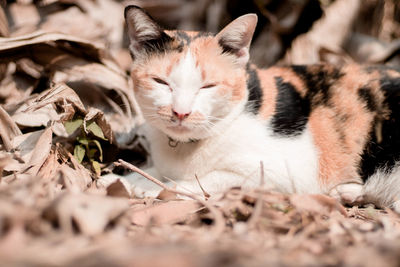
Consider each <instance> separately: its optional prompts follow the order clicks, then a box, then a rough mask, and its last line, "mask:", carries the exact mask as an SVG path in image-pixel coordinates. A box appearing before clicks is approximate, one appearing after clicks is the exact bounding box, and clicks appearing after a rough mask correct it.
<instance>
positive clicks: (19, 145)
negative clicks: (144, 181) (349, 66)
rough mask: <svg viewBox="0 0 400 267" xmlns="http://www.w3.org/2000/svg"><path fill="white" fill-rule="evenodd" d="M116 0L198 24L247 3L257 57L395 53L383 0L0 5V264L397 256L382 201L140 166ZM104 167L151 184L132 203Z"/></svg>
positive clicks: (372, 260)
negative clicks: (175, 182) (163, 176)
mask: <svg viewBox="0 0 400 267" xmlns="http://www.w3.org/2000/svg"><path fill="white" fill-rule="evenodd" d="M127 4H137V5H141V6H143V7H144V8H146V9H147V10H148V11H149V13H150V14H151V15H152V16H153V17H155V18H156V19H157V20H158V21H161V22H162V23H163V24H164V25H166V26H167V27H169V28H180V29H202V30H209V31H217V30H219V29H221V28H222V27H223V26H224V25H226V23H227V22H228V21H229V20H231V19H233V18H234V17H237V16H239V15H241V14H242V13H243V12H246V13H247V12H255V13H257V14H258V15H259V18H260V19H259V26H258V29H257V32H256V35H255V38H254V41H253V47H252V58H253V60H254V62H256V63H257V64H259V65H261V66H269V65H272V64H277V63H278V61H279V62H284V63H300V64H304V63H314V62H330V63H334V64H338V65H340V64H343V63H347V62H360V63H377V62H379V63H386V64H391V65H395V66H396V65H397V66H398V65H399V62H400V61H399V56H398V51H399V40H400V39H399V38H400V32H399V30H398V29H399V27H398V26H399V23H400V21H399V19H398V16H397V15H398V12H399V10H400V7H399V4H398V3H397V2H396V1H394V0H389V1H379V0H366V1H362V3H361V1H358V0H351V1H345V0H336V1H331V0H328V1H316V0H315V1H314V0H310V1H295V0H283V1H282V0H265V1H264V0H257V1H202V0H195V1H188V0H173V1H163V0H152V1H148V0H146V1H144V0H135V1H133V0H129V1H118V0H92V1H86V0H85V1H83V0H74V1H71V0H39V1H32V0H17V1H2V2H1V6H0V36H2V37H0V140H1V141H0V262H1V265H2V266H398V265H399V262H400V257H399V255H400V254H399V251H400V217H399V215H398V214H396V213H394V212H393V211H391V210H389V209H386V210H381V209H376V208H374V207H372V206H369V207H344V206H342V205H341V204H340V203H338V202H337V201H336V200H334V199H332V198H330V197H327V196H324V195H297V194H294V195H285V194H279V193H275V192H270V191H263V190H258V189H254V190H243V189H241V188H231V189H230V190H227V191H226V192H223V193H221V194H219V195H211V196H210V195H208V193H207V192H204V195H203V196H199V195H193V194H190V193H187V192H182V191H180V190H177V189H175V188H169V187H167V186H165V185H164V184H162V183H161V182H159V181H157V180H154V178H153V177H151V176H150V175H148V174H147V173H145V172H143V171H142V170H141V169H139V168H138V167H137V166H139V167H141V166H143V164H144V163H145V162H146V161H147V159H148V158H149V155H148V153H147V152H146V151H147V150H146V147H147V145H148V144H147V143H146V141H145V140H144V138H143V137H142V136H140V135H138V134H137V130H138V126H139V125H140V124H141V123H142V122H143V118H142V116H141V114H140V111H139V109H138V107H137V103H136V100H135V98H134V95H133V90H132V87H133V84H132V82H131V81H130V79H129V75H128V74H129V65H130V62H131V61H130V58H129V52H128V50H127V42H126V36H125V35H124V22H123V8H124V6H125V5H127ZM328 32H329V35H327V33H328ZM150 162H151V160H149V161H147V164H149V163H150ZM111 171H113V172H116V173H127V172H129V171H136V172H139V173H141V174H142V175H143V176H145V177H146V178H148V179H150V180H153V181H154V182H155V183H157V184H158V185H159V186H160V188H162V189H163V191H162V192H161V193H160V195H159V196H158V197H157V198H144V199H140V198H136V197H135V196H134V194H133V193H132V191H131V189H130V187H129V185H127V184H126V182H125V181H124V180H116V181H113V182H112V183H109V184H108V183H107V184H105V183H102V181H101V180H99V179H98V177H99V175H100V174H105V173H108V172H111ZM200 182H201V181H200ZM199 186H201V184H200V183H199Z"/></svg>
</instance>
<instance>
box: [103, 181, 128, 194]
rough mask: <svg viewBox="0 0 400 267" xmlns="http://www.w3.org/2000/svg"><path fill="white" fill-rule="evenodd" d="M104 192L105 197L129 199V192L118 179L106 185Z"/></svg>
mask: <svg viewBox="0 0 400 267" xmlns="http://www.w3.org/2000/svg"><path fill="white" fill-rule="evenodd" d="M106 190H107V196H111V197H122V198H130V197H131V190H130V189H129V188H126V186H125V184H123V183H122V182H121V180H120V179H117V180H116V181H115V182H113V183H111V184H110V185H108V186H107V188H106Z"/></svg>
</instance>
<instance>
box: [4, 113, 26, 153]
mask: <svg viewBox="0 0 400 267" xmlns="http://www.w3.org/2000/svg"><path fill="white" fill-rule="evenodd" d="M20 135H22V133H21V130H20V129H19V128H18V126H17V125H16V124H15V122H14V121H13V120H12V119H11V117H10V115H8V113H7V112H6V111H5V110H4V109H3V107H2V106H0V137H1V140H2V141H3V145H4V148H5V149H6V151H10V150H11V149H12V148H13V145H12V143H11V142H12V140H13V139H14V137H16V136H20Z"/></svg>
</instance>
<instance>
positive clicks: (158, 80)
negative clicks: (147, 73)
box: [153, 77, 169, 86]
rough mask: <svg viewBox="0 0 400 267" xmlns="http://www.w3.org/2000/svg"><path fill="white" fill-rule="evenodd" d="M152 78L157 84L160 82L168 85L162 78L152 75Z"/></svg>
mask: <svg viewBox="0 0 400 267" xmlns="http://www.w3.org/2000/svg"><path fill="white" fill-rule="evenodd" d="M153 80H154V81H155V82H156V83H159V84H162V85H168V86H169V84H168V83H167V82H166V81H164V80H163V79H160V78H157V77H154V78H153Z"/></svg>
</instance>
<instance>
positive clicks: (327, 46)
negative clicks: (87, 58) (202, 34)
mask: <svg viewBox="0 0 400 267" xmlns="http://www.w3.org/2000/svg"><path fill="white" fill-rule="evenodd" d="M6 3H7V4H6ZM129 4H135V5H138V6H141V7H143V8H145V9H146V10H147V11H148V12H149V13H150V14H151V15H152V16H153V17H154V18H155V19H156V20H157V21H158V22H159V23H160V24H161V25H163V26H164V27H165V28H167V29H175V28H177V29H183V30H197V31H209V32H217V31H218V30H220V29H222V28H223V26H225V25H226V24H228V23H229V22H230V21H232V20H233V19H234V18H236V17H238V16H240V15H243V14H246V13H256V14H257V15H258V18H259V23H258V26H257V29H256V32H255V36H254V39H253V45H252V61H253V62H254V63H256V64H257V65H260V66H263V67H267V66H271V65H273V64H277V63H283V64H290V63H295V64H309V63H316V62H319V61H328V62H331V63H336V64H342V63H348V62H353V61H355V62H360V63H386V62H388V61H391V62H392V63H393V62H394V63H393V64H397V63H398V58H397V56H396V55H398V51H399V47H400V45H399V38H400V25H399V24H400V1H398V0H386V1H384V0H363V1H361V0H249V1H241V0H229V1H228V0H136V1H126V0H125V1H116V0H115V1H114V0H36V1H34V0H20V1H7V2H6V1H3V7H5V16H6V17H7V22H8V30H7V29H6V28H7V27H4V25H2V27H1V29H0V32H1V33H2V34H3V36H6V35H7V34H11V35H18V34H23V33H26V32H29V31H32V30H34V28H35V27H37V28H41V29H45V30H55V31H61V32H64V33H67V34H73V35H75V36H80V37H83V38H85V39H89V40H93V41H101V42H104V43H106V44H107V45H108V46H109V47H110V48H111V50H112V52H113V53H114V55H115V56H116V57H117V58H118V59H119V62H120V63H121V64H122V65H123V66H124V67H125V68H126V69H128V68H129V62H130V58H129V56H127V52H126V51H124V49H126V47H127V38H126V36H124V34H123V33H124V32H123V31H122V29H123V27H122V25H123V18H122V9H123V7H124V6H126V5H129ZM335 5H336V6H335ZM71 25H75V26H71ZM313 32H314V33H313ZM304 39H308V41H304ZM299 54H300V55H299ZM394 58H396V59H394Z"/></svg>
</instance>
